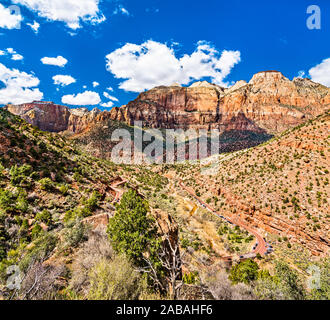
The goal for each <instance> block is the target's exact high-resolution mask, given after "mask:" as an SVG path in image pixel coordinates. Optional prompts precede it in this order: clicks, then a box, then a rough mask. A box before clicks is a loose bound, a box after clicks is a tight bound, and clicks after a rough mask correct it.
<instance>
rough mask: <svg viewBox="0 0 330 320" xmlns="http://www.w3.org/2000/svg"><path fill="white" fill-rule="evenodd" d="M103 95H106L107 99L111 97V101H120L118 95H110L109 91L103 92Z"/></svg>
mask: <svg viewBox="0 0 330 320" xmlns="http://www.w3.org/2000/svg"><path fill="white" fill-rule="evenodd" d="M103 95H104V96H105V97H106V98H107V99H109V100H111V101H115V102H118V101H119V100H118V99H117V98H116V97H114V96H112V95H110V94H109V93H108V92H103Z"/></svg>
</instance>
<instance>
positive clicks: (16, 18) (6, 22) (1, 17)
mask: <svg viewBox="0 0 330 320" xmlns="http://www.w3.org/2000/svg"><path fill="white" fill-rule="evenodd" d="M22 21H23V17H22V16H21V15H20V14H12V13H11V11H10V9H9V8H6V7H4V6H3V5H2V4H1V3H0V28H4V29H17V28H19V26H20V23H21V22H22Z"/></svg>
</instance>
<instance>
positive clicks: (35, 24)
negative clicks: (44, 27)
mask: <svg viewBox="0 0 330 320" xmlns="http://www.w3.org/2000/svg"><path fill="white" fill-rule="evenodd" d="M27 25H28V26H29V27H30V28H31V29H32V30H33V32H34V33H35V34H38V32H39V28H40V24H39V23H38V22H37V21H34V22H33V23H27Z"/></svg>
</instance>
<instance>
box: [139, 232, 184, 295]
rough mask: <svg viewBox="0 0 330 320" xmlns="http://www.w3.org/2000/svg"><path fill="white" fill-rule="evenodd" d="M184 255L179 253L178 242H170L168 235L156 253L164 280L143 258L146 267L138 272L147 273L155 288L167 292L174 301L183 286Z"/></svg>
mask: <svg viewBox="0 0 330 320" xmlns="http://www.w3.org/2000/svg"><path fill="white" fill-rule="evenodd" d="M183 258H184V253H183V254H181V253H180V247H179V244H178V242H175V243H174V244H173V243H172V242H171V240H170V237H169V235H168V234H167V235H165V236H164V240H163V244H162V246H161V249H160V250H159V252H158V259H159V261H160V263H161V265H162V268H163V270H164V275H165V276H164V278H162V277H160V275H159V272H157V270H156V268H155V267H154V265H153V263H152V261H151V260H150V259H148V258H144V261H145V262H146V264H147V266H146V267H145V268H142V269H140V271H142V272H145V273H148V274H149V276H150V277H151V279H152V280H153V282H154V283H155V285H156V286H158V287H159V289H160V290H162V291H168V292H169V295H170V298H171V299H173V300H175V299H177V298H178V293H179V291H180V289H181V287H182V286H183V282H182V260H183Z"/></svg>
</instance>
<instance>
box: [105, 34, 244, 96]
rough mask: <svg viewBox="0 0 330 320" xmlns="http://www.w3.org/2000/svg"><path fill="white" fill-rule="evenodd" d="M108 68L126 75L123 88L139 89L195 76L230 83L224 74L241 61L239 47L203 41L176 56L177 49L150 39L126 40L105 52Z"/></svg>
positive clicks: (137, 90) (189, 79) (188, 79)
mask: <svg viewBox="0 0 330 320" xmlns="http://www.w3.org/2000/svg"><path fill="white" fill-rule="evenodd" d="M106 61H107V64H106V68H107V70H108V71H109V72H111V73H112V74H113V75H114V76H115V77H116V78H119V79H126V80H125V81H123V82H122V83H121V84H120V88H121V89H124V90H126V91H133V92H140V91H143V90H146V89H151V88H153V87H155V86H159V85H171V84H172V83H174V82H176V83H179V84H189V83H190V82H191V81H193V80H200V79H202V78H210V79H211V80H212V81H213V82H214V83H216V84H218V85H221V86H225V87H228V86H229V83H228V82H225V78H226V77H227V76H228V75H229V74H230V72H231V70H232V68H233V67H234V66H235V65H236V64H237V63H239V62H240V61H241V54H240V52H239V51H227V50H224V51H222V52H221V53H220V52H219V51H218V50H217V49H215V48H214V47H213V46H212V45H210V44H209V43H206V42H202V41H200V42H199V43H198V44H197V47H196V49H195V51H194V52H193V53H192V54H190V55H189V54H185V55H184V56H182V57H181V58H178V57H176V55H175V52H174V49H173V48H171V47H169V46H168V45H166V44H163V43H159V42H155V41H152V40H149V41H147V42H145V43H143V44H141V45H137V44H132V43H127V44H126V45H124V46H123V47H122V48H119V49H117V50H115V51H113V52H112V53H110V54H108V55H107V56H106Z"/></svg>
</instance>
